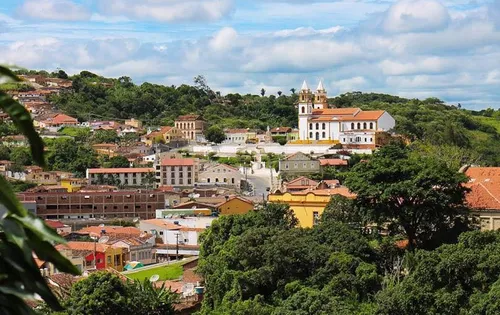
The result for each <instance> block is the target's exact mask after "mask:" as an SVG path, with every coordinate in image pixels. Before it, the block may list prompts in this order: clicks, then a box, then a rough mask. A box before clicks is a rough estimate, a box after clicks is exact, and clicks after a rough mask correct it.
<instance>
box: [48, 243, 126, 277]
mask: <svg viewBox="0 0 500 315" xmlns="http://www.w3.org/2000/svg"><path fill="white" fill-rule="evenodd" d="M56 249H57V250H59V251H61V250H67V249H69V250H71V251H72V252H73V255H75V254H83V255H84V257H85V266H84V269H92V268H95V269H97V270H104V269H106V268H113V269H116V270H118V271H122V270H123V267H124V266H125V264H124V263H125V262H124V259H123V258H124V255H125V254H126V249H124V248H123V247H113V246H111V245H107V244H101V243H98V242H97V241H96V242H74V241H71V242H67V243H66V244H60V245H57V246H56ZM94 253H95V256H94Z"/></svg>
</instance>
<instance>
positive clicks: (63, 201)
mask: <svg viewBox="0 0 500 315" xmlns="http://www.w3.org/2000/svg"><path fill="white" fill-rule="evenodd" d="M17 196H18V198H19V200H20V201H22V202H32V203H36V214H37V216H38V217H40V218H42V219H51V220H58V219H99V218H102V219H110V218H141V219H150V218H154V217H155V214H156V209H164V208H165V206H166V196H165V193H163V192H158V191H146V190H142V191H138V190H131V191H106V192H102V191H99V192H90V191H87V192H76V193H67V192H34V193H27V192H26V193H20V194H18V195H17Z"/></svg>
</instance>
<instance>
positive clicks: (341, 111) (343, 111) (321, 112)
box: [312, 108, 361, 116]
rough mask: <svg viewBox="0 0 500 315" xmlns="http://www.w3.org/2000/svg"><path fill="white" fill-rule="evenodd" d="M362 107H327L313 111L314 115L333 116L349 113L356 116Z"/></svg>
mask: <svg viewBox="0 0 500 315" xmlns="http://www.w3.org/2000/svg"><path fill="white" fill-rule="evenodd" d="M360 110H361V109H360V108H325V109H314V110H313V111H312V114H313V115H332V116H337V115H338V116H342V115H349V116H354V115H355V114H356V113H357V112H358V111H360Z"/></svg>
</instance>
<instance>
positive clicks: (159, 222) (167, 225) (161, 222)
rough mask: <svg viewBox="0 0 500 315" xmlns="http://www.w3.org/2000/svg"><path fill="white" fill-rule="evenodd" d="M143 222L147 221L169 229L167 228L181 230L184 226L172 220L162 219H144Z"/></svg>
mask: <svg viewBox="0 0 500 315" xmlns="http://www.w3.org/2000/svg"><path fill="white" fill-rule="evenodd" d="M142 222H143V223H147V224H152V225H156V226H158V227H162V228H164V229H167V230H180V229H181V228H182V226H180V225H177V224H173V223H170V222H168V221H165V220H162V219H151V220H143V221H142Z"/></svg>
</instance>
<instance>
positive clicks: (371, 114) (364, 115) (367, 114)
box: [354, 110, 385, 120]
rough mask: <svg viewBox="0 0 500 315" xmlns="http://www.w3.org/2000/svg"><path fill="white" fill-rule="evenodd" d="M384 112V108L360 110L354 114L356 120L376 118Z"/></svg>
mask: <svg viewBox="0 0 500 315" xmlns="http://www.w3.org/2000/svg"><path fill="white" fill-rule="evenodd" d="M384 113H385V111H384V110H368V111H361V112H359V113H358V114H357V115H355V116H354V118H355V119H356V120H376V119H379V118H380V116H382V115H383V114H384Z"/></svg>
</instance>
